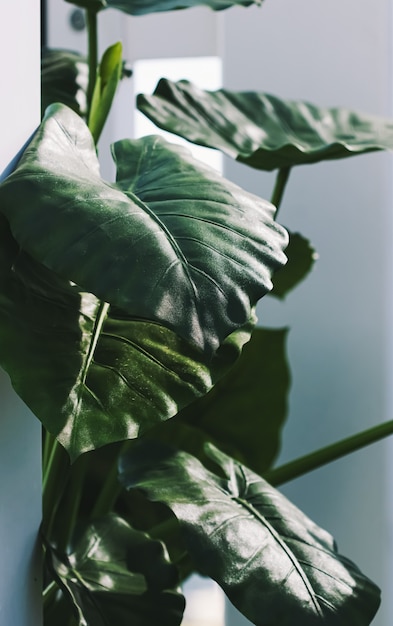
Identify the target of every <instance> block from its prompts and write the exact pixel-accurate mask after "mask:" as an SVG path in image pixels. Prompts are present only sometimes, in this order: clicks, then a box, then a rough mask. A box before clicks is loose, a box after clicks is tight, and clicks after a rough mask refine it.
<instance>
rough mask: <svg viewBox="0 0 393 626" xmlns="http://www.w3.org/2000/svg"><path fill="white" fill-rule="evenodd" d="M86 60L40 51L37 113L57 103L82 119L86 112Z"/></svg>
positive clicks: (71, 54)
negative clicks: (39, 104) (39, 96)
mask: <svg viewBox="0 0 393 626" xmlns="http://www.w3.org/2000/svg"><path fill="white" fill-rule="evenodd" d="M87 83H88V64H87V59H86V57H84V56H83V55H82V54H79V53H78V52H71V51H69V50H58V49H55V50H51V49H44V50H43V52H42V57H41V94H42V98H41V109H42V115H44V113H45V109H46V108H47V107H48V106H49V105H50V104H53V103H54V102H61V103H62V104H65V105H67V106H69V107H70V108H71V109H73V111H75V112H76V113H78V115H80V116H81V117H84V116H85V115H86V112H87V97H86V92H87Z"/></svg>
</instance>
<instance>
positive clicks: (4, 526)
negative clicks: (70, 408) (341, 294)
mask: <svg viewBox="0 0 393 626" xmlns="http://www.w3.org/2000/svg"><path fill="white" fill-rule="evenodd" d="M39 20H40V3H39V0H13V2H12V3H4V2H3V3H1V4H0V68H1V76H2V85H3V94H4V95H5V93H6V97H3V98H2V101H1V106H0V108H1V116H0V136H1V142H0V179H1V172H3V170H4V169H5V168H6V167H7V165H8V164H9V162H10V161H11V159H13V157H14V156H15V155H16V153H17V152H19V150H20V149H21V148H22V146H23V145H24V143H25V142H26V141H27V139H28V138H29V136H30V135H31V134H32V132H33V131H34V129H35V128H36V126H37V125H38V124H39V121H40V21H39ZM11 57H12V62H11ZM5 89H7V92H6V91H5ZM0 395H1V416H0V465H1V500H0V546H1V560H0V624H4V625H6V624H7V625H8V624H10V625H12V626H39V625H40V624H41V568H40V559H39V550H37V549H36V548H37V540H38V537H37V534H38V529H39V525H40V522H41V428H40V424H39V422H38V420H37V419H36V418H35V417H34V416H33V415H32V414H31V413H30V411H28V409H27V408H26V406H25V405H24V404H23V403H22V402H21V400H20V399H19V398H18V397H17V396H16V394H15V392H14V391H13V390H12V388H11V386H10V383H9V379H8V376H6V374H5V373H4V372H3V371H1V372H0Z"/></svg>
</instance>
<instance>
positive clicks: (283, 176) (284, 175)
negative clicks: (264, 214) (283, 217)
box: [270, 167, 291, 217]
mask: <svg viewBox="0 0 393 626" xmlns="http://www.w3.org/2000/svg"><path fill="white" fill-rule="evenodd" d="M290 171H291V168H290V167H282V168H281V169H279V170H278V174H277V178H276V182H275V185H274V189H273V194H272V197H271V200H270V202H271V203H272V204H274V206H275V207H276V209H277V210H276V217H277V213H278V210H279V208H280V206H281V202H282V199H283V196H284V191H285V187H286V184H287V182H288V178H289V174H290Z"/></svg>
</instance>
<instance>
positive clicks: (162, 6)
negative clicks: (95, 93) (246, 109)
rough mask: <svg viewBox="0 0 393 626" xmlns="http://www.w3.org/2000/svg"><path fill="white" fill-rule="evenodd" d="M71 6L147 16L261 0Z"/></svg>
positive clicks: (132, 0) (87, 1)
mask: <svg viewBox="0 0 393 626" xmlns="http://www.w3.org/2000/svg"><path fill="white" fill-rule="evenodd" d="M67 2H71V3H72V4H76V5H77V6H80V7H84V8H86V9H92V10H94V11H101V10H102V9H105V8H112V9H119V10H120V11H123V12H124V13H129V14H130V15H147V14H149V13H156V12H162V11H175V10H178V9H189V8H192V7H197V6H207V7H209V8H211V9H213V10H214V11H221V10H223V9H228V8H230V7H233V6H244V7H248V6H250V5H252V4H257V5H259V4H261V3H262V0H67Z"/></svg>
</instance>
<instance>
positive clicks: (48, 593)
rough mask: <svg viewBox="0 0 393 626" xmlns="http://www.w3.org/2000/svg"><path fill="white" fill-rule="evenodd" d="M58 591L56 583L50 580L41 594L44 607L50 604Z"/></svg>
mask: <svg viewBox="0 0 393 626" xmlns="http://www.w3.org/2000/svg"><path fill="white" fill-rule="evenodd" d="M58 591H59V587H58V585H57V583H56V581H54V580H52V582H51V583H49V585H48V586H47V587H46V588H45V589H44V590H43V592H42V600H43V603H44V605H45V606H48V605H49V604H51V603H52V602H53V600H54V598H55V596H56V594H57V592H58Z"/></svg>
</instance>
